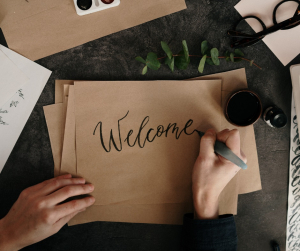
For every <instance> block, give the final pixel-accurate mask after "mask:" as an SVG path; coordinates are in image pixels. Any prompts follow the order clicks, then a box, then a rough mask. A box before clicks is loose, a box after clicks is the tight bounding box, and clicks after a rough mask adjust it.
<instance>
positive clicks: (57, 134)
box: [44, 103, 64, 177]
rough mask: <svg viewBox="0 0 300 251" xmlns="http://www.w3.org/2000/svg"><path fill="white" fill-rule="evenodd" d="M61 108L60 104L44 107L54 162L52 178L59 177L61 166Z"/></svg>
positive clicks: (62, 114) (62, 119)
mask: <svg viewBox="0 0 300 251" xmlns="http://www.w3.org/2000/svg"><path fill="white" fill-rule="evenodd" d="M63 106H64V105H63V104H62V103H61V104H54V105H49V106H44V113H45V118H46V123H47V127H48V132H49V137H50V143H51V149H52V155H53V160H54V177H56V176H58V175H59V171H60V165H61V155H62V145H63V144H62V143H63V121H64V112H63V108H64V107H63Z"/></svg>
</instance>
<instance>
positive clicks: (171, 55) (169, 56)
mask: <svg viewBox="0 0 300 251" xmlns="http://www.w3.org/2000/svg"><path fill="white" fill-rule="evenodd" d="M161 47H162V49H163V50H164V52H165V53H166V54H167V56H168V58H169V59H172V57H173V53H172V51H171V50H170V48H169V46H168V45H167V43H166V42H164V41H161Z"/></svg>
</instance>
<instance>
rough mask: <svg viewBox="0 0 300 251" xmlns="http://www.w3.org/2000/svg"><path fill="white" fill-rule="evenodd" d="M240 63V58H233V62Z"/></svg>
mask: <svg viewBox="0 0 300 251" xmlns="http://www.w3.org/2000/svg"><path fill="white" fill-rule="evenodd" d="M241 61H243V59H241V58H235V59H234V62H241Z"/></svg>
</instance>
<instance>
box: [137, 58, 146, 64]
mask: <svg viewBox="0 0 300 251" xmlns="http://www.w3.org/2000/svg"><path fill="white" fill-rule="evenodd" d="M135 60H137V61H139V62H141V63H144V64H146V61H145V60H144V59H143V58H142V57H136V58H135Z"/></svg>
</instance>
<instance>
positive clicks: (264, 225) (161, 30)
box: [0, 0, 300, 251]
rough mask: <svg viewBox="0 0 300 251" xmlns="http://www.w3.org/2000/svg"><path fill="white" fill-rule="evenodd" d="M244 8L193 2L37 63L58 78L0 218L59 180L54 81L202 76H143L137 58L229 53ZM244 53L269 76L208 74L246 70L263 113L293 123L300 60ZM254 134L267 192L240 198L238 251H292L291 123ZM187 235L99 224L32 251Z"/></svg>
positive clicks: (32, 121) (19, 158)
mask: <svg viewBox="0 0 300 251" xmlns="http://www.w3.org/2000/svg"><path fill="white" fill-rule="evenodd" d="M238 1H239V0H230V1H218V0H216V1H210V0H186V3H187V7H188V9H187V10H184V11H181V12H178V13H175V14H172V15H169V16H166V17H163V18H160V19H157V20H154V21H152V22H149V23H146V24H143V25H140V26H137V27H134V28H131V29H128V30H125V31H121V32H118V33H116V34H113V35H110V36H107V37H104V38H100V39H97V40H95V41H92V42H89V43H87V44H84V45H81V46H78V47H76V48H73V49H70V50H67V51H64V52H61V53H58V54H55V55H52V56H49V57H47V58H43V59H40V60H38V61H37V63H38V64H41V65H42V66H44V67H46V68H48V69H50V70H52V71H53V74H52V75H51V78H50V79H49V81H48V83H47V85H46V87H45V89H44V91H43V93H42V95H41V97H40V98H39V100H38V103H37V104H36V106H35V108H34V110H33V112H32V114H31V116H30V118H29V120H28V122H27V123H26V126H25V128H24V130H23V132H22V134H21V136H20V138H19V140H18V142H17V144H16V145H15V147H14V149H13V151H12V153H11V155H10V157H9V159H8V161H7V163H6V165H5V167H4V169H3V172H2V173H1V174H0V218H1V217H3V216H5V214H6V213H7V212H8V210H9V208H10V207H11V206H12V204H13V203H14V201H15V200H16V199H17V197H18V195H19V193H20V192H21V191H22V190H23V189H24V188H26V187H28V186H31V185H34V184H36V183H38V182H41V181H43V180H45V179H48V178H51V177H52V176H53V158H52V153H51V148H50V141H49V136H48V131H47V126H46V122H45V117H44V113H43V106H45V105H49V104H52V103H54V81H55V79H77V80H157V79H164V80H167V79H187V78H192V77H196V76H199V73H198V72H197V67H198V62H197V61H198V60H197V61H194V60H193V59H192V61H191V65H190V67H189V68H188V70H186V71H180V70H175V72H174V73H173V74H172V73H171V72H170V70H169V69H168V68H167V67H162V69H160V70H159V71H149V72H148V73H147V75H146V76H142V75H141V70H142V65H141V64H140V63H138V62H136V61H135V60H134V58H135V57H136V56H138V55H140V56H143V57H145V56H146V54H147V52H150V51H154V52H157V53H158V54H162V53H163V52H162V49H161V48H160V41H161V40H164V41H166V42H168V43H169V44H170V46H171V48H173V49H174V51H175V50H178V51H179V50H180V46H181V40H183V39H186V40H187V42H188V45H189V49H190V51H191V52H193V54H199V53H200V43H201V41H202V40H204V39H207V40H208V41H209V43H210V44H212V45H214V46H215V47H217V48H220V50H221V52H225V51H226V50H227V49H228V48H229V39H228V37H227V36H226V31H227V29H228V28H230V27H232V24H233V23H235V22H236V21H237V20H239V18H240V15H239V14H238V13H237V12H236V10H235V9H234V5H235V4H236V3H237V2H238ZM94 28H96V27H94ZM100 28H101V27H99V29H100ZM283 46H288V45H283ZM243 51H244V52H245V54H246V56H247V57H248V58H250V59H255V61H256V62H257V63H258V64H259V65H260V66H261V67H263V70H259V69H257V68H255V67H249V66H248V63H246V62H240V63H236V64H234V63H231V62H224V61H222V62H221V65H220V66H207V67H206V69H205V73H206V74H211V73H216V72H222V71H227V70H233V69H237V68H241V67H246V72H247V78H248V85H249V88H250V89H251V90H253V91H255V92H257V93H258V94H259V95H260V96H261V99H262V103H263V106H264V108H266V107H268V106H269V105H271V104H276V105H277V106H279V107H280V108H282V109H283V110H284V112H285V113H286V114H287V115H288V117H289V120H290V109H291V108H290V106H291V94H292V86H291V80H290V73H289V66H290V65H291V64H297V63H300V56H297V57H296V58H295V59H294V60H293V61H292V62H291V64H290V65H288V66H286V67H284V66H283V65H282V64H281V62H280V61H279V60H278V59H277V58H276V56H275V55H274V54H273V53H272V52H271V51H270V50H269V49H268V47H267V46H266V45H265V44H264V43H263V42H259V43H258V44H257V45H255V46H253V47H251V48H246V49H244V50H243ZM254 128H255V136H256V143H257V151H258V157H259V164H260V173H261V179H262V186H263V190H261V191H259V192H255V193H250V194H246V195H241V196H239V202H238V215H237V216H236V223H237V231H238V238H239V244H238V250H239V251H253V250H256V251H267V250H272V248H271V246H270V241H271V240H273V239H275V240H277V241H278V242H279V243H280V244H281V247H282V250H285V232H286V231H285V228H286V209H287V192H288V189H287V185H288V161H289V132H290V123H288V125H287V126H286V127H285V128H283V129H272V128H270V127H269V126H267V125H266V124H265V122H264V121H263V120H259V121H258V122H257V123H256V124H255V125H254ZM180 233H181V227H180V226H169V225H150V224H127V223H110V222H95V223H89V224H84V225H79V226H73V227H67V226H65V227H64V228H63V229H62V230H61V231H60V232H59V233H58V234H56V235H54V236H52V237H50V238H48V239H46V240H44V241H42V242H40V243H38V244H35V245H33V246H31V247H28V248H26V249H25V250H57V251H58V250H62V251H65V250H103V251H104V250H112V251H114V250H122V251H126V250H128V251H129V250H130V251H132V250H145V251H146V250H147V251H148V250H149V251H150V250H151V251H152V250H164V251H167V250H172V251H175V250H179V243H180Z"/></svg>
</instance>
